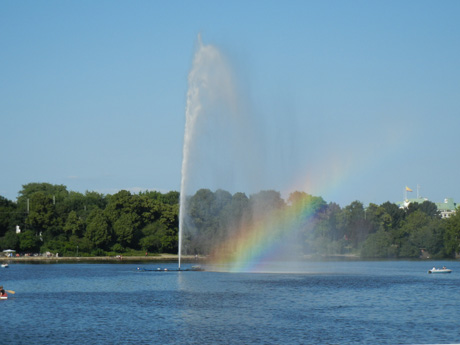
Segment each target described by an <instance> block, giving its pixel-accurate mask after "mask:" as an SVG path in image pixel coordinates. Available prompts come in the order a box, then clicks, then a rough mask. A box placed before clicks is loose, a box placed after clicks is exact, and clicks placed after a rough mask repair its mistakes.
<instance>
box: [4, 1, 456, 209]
mask: <svg viewBox="0 0 460 345" xmlns="http://www.w3.org/2000/svg"><path fill="white" fill-rule="evenodd" d="M459 16H460V2H459V1H449V0H447V1H442V2H436V1H423V0H422V1H409V0H407V1H269V0H264V1H256V0H255V1H239V0H234V1H210V0H206V1H202V0H198V1H185V0H183V1H181V0H177V1H153V0H148V1H144V0H138V1H120V0H110V1H104V0H98V1H85V0H82V1H81V0H79V1H71V0H64V1H62V0H59V1H58V0H56V1H47V0H42V1H23V0H14V1H12V0H5V1H1V2H0V132H1V134H0V195H1V196H3V197H5V198H7V199H9V200H16V198H17V196H18V193H19V192H20V191H21V189H22V186H23V185H25V184H27V183H31V182H47V183H51V184H62V185H65V186H67V189H68V190H69V191H77V192H82V193H84V192H85V191H97V192H99V193H103V194H113V193H116V192H117V191H119V190H122V189H126V190H130V191H132V192H133V193H137V192H139V191H145V190H157V191H160V192H168V191H173V190H175V191H179V190H180V184H181V165H182V152H183V147H182V146H183V143H184V126H185V108H186V100H187V89H188V80H187V78H188V74H189V72H190V70H191V67H192V63H193V57H194V54H195V52H196V50H197V44H198V43H197V42H198V35H201V39H202V42H203V44H205V45H211V46H213V47H216V49H218V50H219V51H220V52H221V53H222V54H223V56H225V57H226V59H227V60H228V61H229V64H230V65H231V66H232V69H233V71H234V75H235V79H236V80H237V84H238V89H239V93H240V94H241V95H242V96H241V97H243V98H244V102H245V103H246V104H247V105H248V106H247V109H250V111H249V115H250V116H251V119H252V121H253V123H254V124H255V127H254V128H256V129H255V130H256V131H257V133H258V134H257V135H254V140H257V143H256V142H254V145H259V146H261V147H262V148H263V150H262V151H263V152H262V153H263V156H264V164H263V168H264V169H265V172H266V173H264V174H263V175H264V178H263V181H264V182H263V184H262V188H264V189H273V190H277V191H280V192H281V193H282V195H283V196H284V197H287V196H288V195H289V193H290V192H292V191H294V190H299V191H304V192H307V193H309V194H313V195H316V196H322V197H323V198H324V199H325V200H326V201H327V202H336V203H338V204H340V205H341V206H346V205H348V204H349V203H351V202H353V201H355V200H358V201H361V202H363V203H364V204H368V203H376V204H381V203H383V202H386V201H390V202H397V201H401V200H402V199H403V196H404V193H403V190H404V188H405V186H408V187H410V188H411V189H412V190H413V191H414V192H412V193H409V195H408V197H415V196H416V195H417V186H419V193H420V196H422V197H427V198H428V199H429V200H431V201H434V202H441V201H443V200H444V198H446V197H452V198H454V200H455V201H456V202H460V183H459V176H458V172H459V171H460V141H459V140H458V138H459V136H458V134H459V130H460V97H459V96H460V92H459V91H460V67H459V61H460V22H459V21H458V18H459ZM210 140H211V139H210ZM213 140H218V138H217V139H216V136H214V137H213ZM229 144H230V143H229ZM209 145H213V143H212V142H209ZM219 145H222V143H220V144H219ZM248 145H251V143H248ZM211 164H212V162H211ZM235 164H238V160H237V159H236V157H235ZM203 187H206V186H203ZM223 188H224V189H225V186H223ZM232 192H235V191H232ZM244 192H246V191H244Z"/></svg>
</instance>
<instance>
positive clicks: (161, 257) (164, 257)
mask: <svg viewBox="0 0 460 345" xmlns="http://www.w3.org/2000/svg"><path fill="white" fill-rule="evenodd" d="M178 259H179V258H178V255H177V254H158V255H148V256H78V257H77V256H59V257H55V256H49V257H47V256H19V257H16V256H13V257H3V258H0V262H8V263H14V262H66V261H67V262H70V261H72V262H84V261H101V262H107V261H114V262H135V261H145V262H148V261H177V260H178ZM205 259H206V258H205V257H200V256H199V257H195V256H194V255H182V256H181V261H183V262H187V263H190V262H196V261H204V260H205Z"/></svg>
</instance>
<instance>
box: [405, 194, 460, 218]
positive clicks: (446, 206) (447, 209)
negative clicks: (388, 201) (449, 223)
mask: <svg viewBox="0 0 460 345" xmlns="http://www.w3.org/2000/svg"><path fill="white" fill-rule="evenodd" d="M425 201H429V200H428V199H427V198H422V197H417V198H413V199H406V200H404V201H402V202H401V201H400V202H397V203H396V205H398V206H399V208H408V207H409V205H410V204H412V203H417V204H421V203H423V202H425ZM434 204H435V205H436V207H437V208H438V211H439V212H440V213H441V217H442V218H449V217H450V216H452V215H453V214H455V211H456V209H457V206H460V205H458V204H457V203H456V202H454V199H453V198H446V199H444V202H434Z"/></svg>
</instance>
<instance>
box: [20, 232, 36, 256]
mask: <svg viewBox="0 0 460 345" xmlns="http://www.w3.org/2000/svg"><path fill="white" fill-rule="evenodd" d="M39 247H40V238H39V237H38V236H37V235H36V234H35V232H34V231H31V230H26V231H24V232H23V233H21V234H19V249H21V250H22V251H24V252H38V251H39Z"/></svg>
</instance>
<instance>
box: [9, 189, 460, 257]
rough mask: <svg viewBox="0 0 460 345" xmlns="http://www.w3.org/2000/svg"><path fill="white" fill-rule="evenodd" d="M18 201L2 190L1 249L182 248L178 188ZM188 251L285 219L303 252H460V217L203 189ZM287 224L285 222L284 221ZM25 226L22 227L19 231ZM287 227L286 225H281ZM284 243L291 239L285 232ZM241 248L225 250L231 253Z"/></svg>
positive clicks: (190, 202) (192, 211) (55, 192)
mask: <svg viewBox="0 0 460 345" xmlns="http://www.w3.org/2000/svg"><path fill="white" fill-rule="evenodd" d="M18 195H19V197H18V199H17V202H12V201H9V200H7V199H5V198H3V197H1V196H0V248H1V249H2V250H3V249H15V250H17V251H22V252H37V251H41V252H43V251H50V252H53V253H60V255H66V256H76V255H78V256H87V255H106V254H107V253H118V254H122V253H123V254H125V253H127V252H129V253H145V251H148V252H150V253H162V252H168V253H177V243H178V228H179V193H178V192H174V191H173V192H169V193H166V194H163V193H160V192H157V191H145V192H141V193H139V194H132V193H131V192H129V191H126V190H122V191H120V192H118V193H116V194H113V195H103V194H100V193H97V192H89V191H87V192H86V193H84V194H82V193H78V192H72V191H70V192H69V191H67V188H66V187H65V186H63V185H52V184H49V183H29V184H26V185H24V186H23V188H22V190H21V191H19V193H18ZM187 206H188V207H187V214H186V215H184V216H185V220H186V222H185V223H184V229H185V230H186V231H185V233H186V234H189V235H188V236H186V238H184V239H183V247H184V249H185V252H186V253H188V254H211V253H212V251H213V250H214V248H215V244H216V243H221V242H223V241H226V240H227V239H229V238H233V237H235V236H238V235H239V232H240V231H241V230H244V229H251V228H252V227H254V226H255V225H257V224H264V222H266V221H267V219H275V218H276V217H278V216H279V215H282V217H284V219H286V224H287V223H289V224H288V225H289V226H290V227H292V228H293V229H294V230H293V233H295V234H296V236H297V237H296V243H295V247H296V248H297V247H298V248H300V249H301V250H302V254H305V255H342V254H349V253H359V252H360V253H361V256H363V257H376V258H388V257H390V258H391V257H407V258H416V257H419V256H420V253H421V251H422V250H423V251H424V252H427V253H429V255H430V256H431V257H455V255H457V254H458V253H459V252H460V214H459V213H457V214H456V215H454V216H452V217H451V218H449V219H441V218H440V215H439V212H438V210H437V208H436V205H435V204H434V203H432V202H429V201H425V202H424V203H422V204H416V203H412V204H410V205H409V207H408V208H407V209H401V208H399V207H398V206H397V205H395V204H392V203H390V202H385V203H383V204H381V205H376V204H372V203H371V204H370V205H368V206H367V207H365V206H364V205H363V204H362V203H361V202H359V201H354V202H352V203H351V204H350V205H346V206H345V207H343V208H341V207H340V206H339V205H337V204H335V203H333V202H331V203H329V204H327V203H326V202H325V201H324V200H323V199H322V198H321V197H318V196H313V195H310V194H307V193H305V192H299V191H295V192H293V193H291V194H290V195H289V197H288V199H287V201H285V200H283V198H282V197H281V194H280V193H279V192H277V191H273V190H265V191H260V192H258V193H255V194H252V195H250V196H249V197H248V196H246V194H244V193H240V192H238V193H235V194H233V195H232V194H231V193H229V192H227V191H224V190H217V191H215V192H213V191H211V190H209V189H200V190H198V191H197V192H196V193H195V194H194V195H191V196H187ZM287 220H289V222H288V221H287ZM16 225H19V226H20V227H21V230H22V233H20V234H16V233H15V227H16ZM281 226H282V225H281ZM278 240H279V241H285V238H284V237H283V236H281V235H280V236H279V239H278ZM235 249H236V248H230V247H229V248H226V250H229V251H232V250H235Z"/></svg>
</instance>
